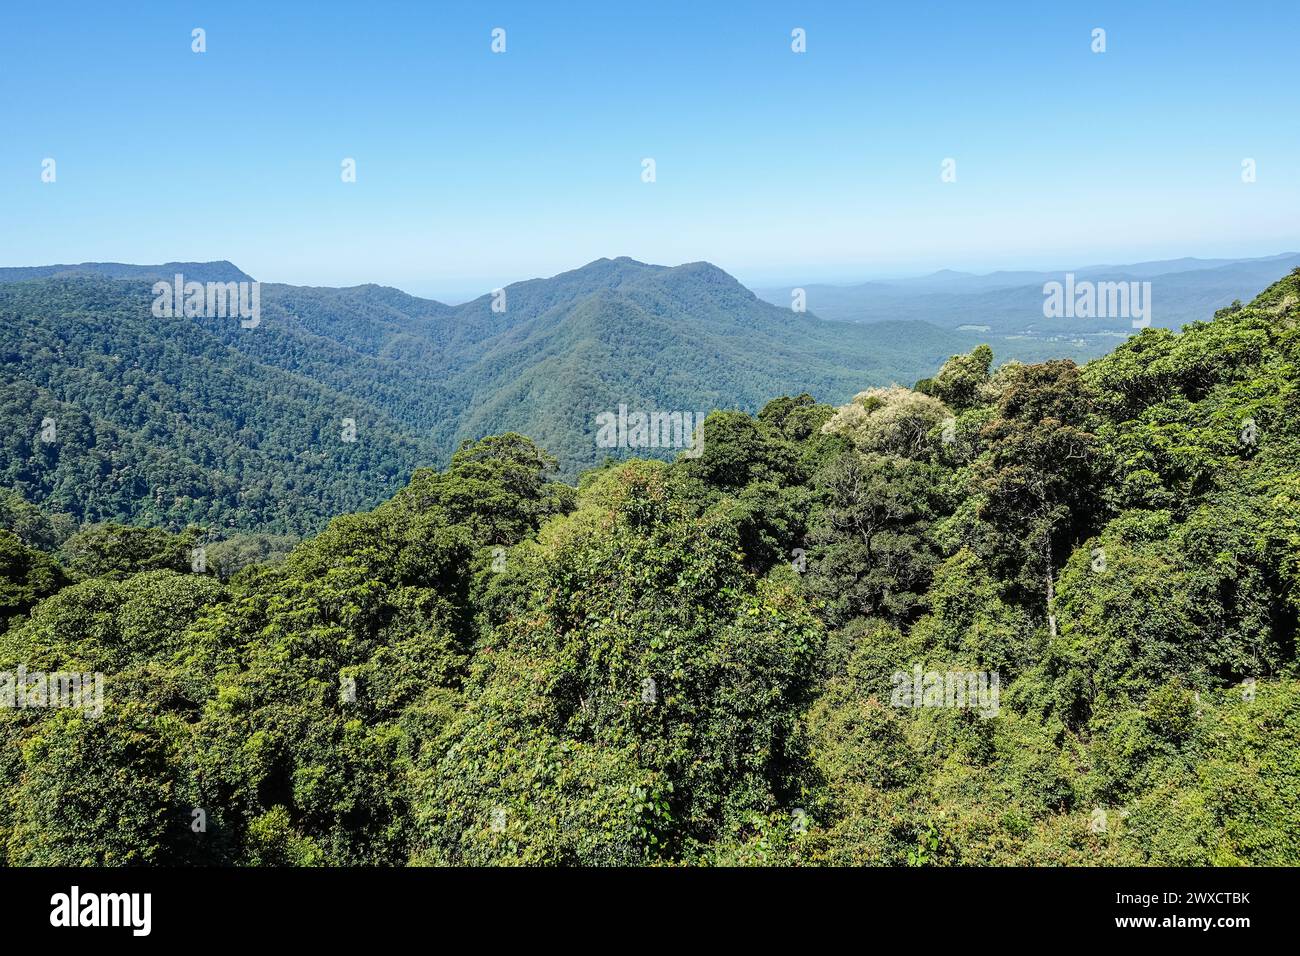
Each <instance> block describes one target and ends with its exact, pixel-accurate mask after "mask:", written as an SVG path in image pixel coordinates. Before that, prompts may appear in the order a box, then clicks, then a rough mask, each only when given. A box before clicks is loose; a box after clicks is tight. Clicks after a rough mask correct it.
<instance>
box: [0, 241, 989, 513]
mask: <svg viewBox="0 0 1300 956" xmlns="http://www.w3.org/2000/svg"><path fill="white" fill-rule="evenodd" d="M173 272H181V273H182V274H183V275H185V276H186V278H187V279H192V280H194V281H202V280H205V279H212V280H214V281H215V280H219V279H226V280H232V281H235V280H240V279H247V277H246V276H244V275H243V273H241V272H239V271H238V270H237V269H235V268H234V267H233V266H231V265H230V264H229V263H211V264H200V263H172V264H169V265H167V266H159V267H144V266H114V265H112V264H99V265H98V266H77V267H72V266H68V267H63V266H57V267H48V268H41V269H29V270H0V355H2V356H3V360H4V365H5V375H4V379H3V383H0V435H3V436H4V437H3V438H2V439H0V485H2V486H5V487H8V488H12V489H16V490H18V491H19V492H20V493H21V494H22V496H23V497H24V498H26V499H27V500H28V501H30V502H33V503H36V504H39V505H41V506H42V507H44V508H45V509H46V510H48V511H50V512H51V513H63V514H68V515H71V516H72V517H73V518H74V519H75V520H76V521H78V522H92V523H93V522H105V521H113V522H124V523H129V524H150V525H155V526H158V527H163V528H167V529H170V530H180V529H182V528H184V527H186V526H187V525H191V524H193V525H199V526H204V527H208V528H215V529H219V530H220V531H222V532H223V533H228V532H231V531H236V530H240V531H248V532H260V533H264V534H270V535H280V536H283V535H295V536H301V535H303V534H306V533H311V532H315V531H318V530H320V529H321V528H322V527H323V526H324V524H325V523H326V522H327V521H328V519H329V518H331V517H333V516H334V515H338V514H342V513H345V512H351V511H358V510H364V509H366V508H369V507H373V506H374V505H375V504H377V503H378V502H380V501H382V500H384V499H385V498H388V497H390V496H391V495H392V493H393V492H394V491H395V490H396V489H397V488H398V487H400V486H401V485H403V484H404V483H405V482H406V481H407V480H408V479H409V478H410V476H411V474H412V473H413V472H414V471H415V469H416V468H418V467H421V466H441V465H445V464H446V462H447V461H448V460H449V458H450V456H451V453H452V452H453V451H454V450H455V448H456V447H457V446H458V444H459V442H460V441H461V440H462V439H465V438H470V439H476V438H480V437H483V436H485V435H490V434H497V433H501V432H507V431H516V432H520V433H523V434H527V435H529V436H531V437H532V438H533V439H534V440H535V441H537V442H538V443H539V444H540V445H542V446H543V447H545V448H547V449H548V450H549V451H550V452H551V453H552V454H554V455H555V456H556V458H557V459H558V461H559V463H560V470H559V474H560V475H561V476H562V477H564V478H575V477H576V475H577V473H578V471H579V470H580V469H581V468H583V467H588V466H592V465H596V464H598V463H599V462H601V461H602V460H603V458H604V456H605V455H606V453H607V452H606V451H605V450H604V449H601V448H598V447H597V444H596V441H595V433H596V430H595V418H596V416H597V415H599V414H601V413H602V412H611V411H614V410H616V409H617V408H618V406H619V404H626V405H627V406H628V407H629V408H632V409H643V410H664V411H674V410H675V411H679V412H680V411H689V412H707V411H709V410H712V409H715V408H736V409H742V410H748V411H755V410H757V409H758V408H759V407H760V406H761V405H762V403H763V402H765V401H766V400H767V399H768V398H770V397H771V396H773V395H779V394H782V393H783V392H790V393H792V394H797V393H799V392H803V391H811V392H814V393H815V394H818V395H821V396H823V397H825V398H829V399H832V400H838V399H842V398H847V397H848V396H849V395H850V394H852V393H853V391H855V390H856V389H858V388H861V387H862V385H863V384H876V385H885V384H887V383H889V382H891V381H912V380H913V379H915V378H917V377H918V376H920V375H921V374H923V373H924V372H925V371H927V370H929V369H931V368H933V367H934V365H935V364H936V363H937V362H939V361H941V360H942V358H943V357H944V356H946V355H948V354H950V353H951V352H952V351H954V350H957V349H961V348H965V347H968V345H969V344H972V343H970V340H969V339H968V337H966V336H963V335H961V334H959V333H956V332H948V331H944V330H940V329H938V328H936V327H934V326H931V325H926V324H925V323H920V322H911V323H906V324H902V323H882V324H880V325H874V326H862V325H857V324H851V323H831V322H823V321H821V320H819V319H817V318H814V317H813V316H811V315H806V314H799V313H795V312H792V311H791V310H790V309H789V308H788V307H787V308H778V307H776V306H773V305H770V304H768V303H766V302H761V301H759V300H758V299H756V298H755V297H754V296H753V294H752V293H750V292H749V291H748V290H747V289H745V288H744V287H743V286H741V285H740V284H739V283H737V282H736V281H735V280H734V279H732V278H731V277H730V276H728V275H727V274H726V273H724V272H722V271H721V270H719V269H717V268H715V267H713V266H710V265H708V264H707V263H692V264H688V265H684V266H679V267H677V268H673V269H669V268H665V267H662V266H651V265H646V264H644V263H639V262H633V261H632V260H630V259H618V260H609V259H602V260H598V261H596V262H593V263H591V264H590V265H588V266H585V267H584V268H582V269H576V270H574V271H572V272H567V273H563V274H561V275H558V276H554V277H552V278H549V279H535V280H530V281H528V282H520V283H515V284H514V285H511V286H509V287H507V288H506V289H505V294H504V298H502V299H499V300H497V299H494V297H492V296H484V297H482V298H480V299H476V300H474V301H472V302H467V303H465V304H463V305H460V306H457V307H454V308H453V307H450V306H446V305H442V304H441V303H438V302H433V301H430V300H426V299H418V298H415V297H413V296H409V295H405V294H404V293H401V292H399V291H397V290H396V289H389V288H382V287H379V286H373V285H367V286H359V287H356V288H350V289H318V288H300V287H294V286H286V285H271V284H266V285H264V286H263V287H262V293H261V306H262V310H261V311H262V314H261V319H260V322H259V324H258V325H257V327H256V328H242V327H241V325H240V323H239V322H237V321H235V320H233V319H229V318H207V317H196V318H183V317H174V318H155V317H154V316H153V315H152V314H151V309H150V306H151V303H152V301H153V297H152V294H151V285H152V281H153V279H154V278H162V279H166V280H169V281H170V280H171V279H172V278H173ZM29 277H30V278H29ZM494 302H499V303H500V306H501V307H502V308H503V309H504V311H496V310H494V308H493V305H494ZM348 422H351V426H349V425H348V424H347V423H348ZM349 428H351V429H352V431H351V432H349V431H348V429H349ZM345 436H346V437H345ZM616 454H622V455H624V456H626V455H627V454H629V453H628V452H627V451H618V452H616Z"/></svg>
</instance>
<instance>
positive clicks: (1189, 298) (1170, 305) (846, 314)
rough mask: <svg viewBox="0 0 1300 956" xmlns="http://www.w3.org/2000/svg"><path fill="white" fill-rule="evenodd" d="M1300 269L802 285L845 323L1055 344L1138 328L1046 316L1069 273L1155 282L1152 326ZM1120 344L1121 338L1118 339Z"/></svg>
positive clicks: (1287, 265) (783, 298) (1291, 258)
mask: <svg viewBox="0 0 1300 956" xmlns="http://www.w3.org/2000/svg"><path fill="white" fill-rule="evenodd" d="M1297 265H1300V253H1297V252H1286V253H1282V254H1280V255H1276V256H1268V257H1265V258H1258V259H1191V258H1184V259H1168V260H1163V261H1154V262H1134V263H1129V264H1127V265H1098V266H1083V267H1080V268H1076V269H1060V270H1056V271H1052V272H1028V271H1022V272H992V273H989V274H987V275H973V274H971V273H968V272H954V271H952V270H943V271H940V272H935V273H933V274H931V275H927V276H920V277H916V278H910V279H895V280H885V281H875V282H864V283H861V284H858V285H825V284H810V285H805V286H803V287H802V288H803V289H804V292H805V294H806V297H807V306H808V309H809V311H811V312H815V313H816V314H817V315H819V316H821V317H822V318H825V319H835V320H840V321H844V322H883V321H899V320H903V321H908V320H915V319H923V320H924V321H926V322H930V323H933V324H935V325H939V326H942V327H944V328H950V329H957V328H961V327H963V326H966V327H987V333H986V334H992V336H993V337H994V338H992V339H991V344H993V345H994V347H995V349H997V342H996V337H999V336H1008V335H1015V336H1031V337H1036V338H1045V339H1049V340H1050V339H1051V338H1053V337H1062V336H1064V337H1067V338H1073V337H1077V336H1078V335H1080V334H1091V335H1096V334H1099V333H1108V332H1109V333H1123V334H1127V333H1129V332H1131V331H1132V328H1131V323H1130V322H1129V321H1125V320H1123V319H1115V318H1109V319H1105V318H1099V319H1077V318H1070V319H1047V318H1044V316H1043V299H1044V294H1043V286H1044V284H1046V283H1048V282H1063V281H1064V278H1065V274H1066V273H1067V272H1070V273H1073V274H1074V276H1075V278H1076V279H1077V280H1088V281H1092V282H1102V281H1107V282H1133V281H1138V282H1150V283H1151V296H1152V310H1151V324H1152V325H1153V326H1159V327H1164V328H1174V329H1176V328H1181V327H1182V326H1183V325H1185V324H1186V323H1188V322H1192V321H1196V320H1198V319H1208V318H1209V317H1210V316H1212V315H1213V314H1214V312H1215V311H1216V310H1217V309H1221V308H1223V307H1224V306H1226V305H1229V304H1231V303H1232V301H1233V300H1234V299H1241V300H1242V301H1245V302H1249V301H1250V299H1251V298H1253V297H1254V295H1255V294H1256V293H1257V292H1258V291H1259V290H1260V289H1262V288H1264V287H1265V286H1267V285H1268V284H1269V283H1271V282H1274V281H1276V279H1277V277H1278V276H1279V275H1283V274H1284V273H1286V272H1287V271H1288V270H1290V269H1292V268H1294V267H1295V266H1297ZM756 292H757V295H758V296H759V297H760V298H762V299H765V300H766V301H768V302H772V303H775V304H777V305H786V306H788V305H789V304H790V301H791V288H790V287H780V288H764V289H758V290H756ZM1111 342H1112V344H1113V339H1112V340H1111Z"/></svg>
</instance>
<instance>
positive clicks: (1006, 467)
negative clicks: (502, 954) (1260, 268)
mask: <svg viewBox="0 0 1300 956" xmlns="http://www.w3.org/2000/svg"><path fill="white" fill-rule="evenodd" d="M33 294H34V293H33ZM992 358H993V356H992V354H991V353H990V352H989V351H988V350H987V349H976V350H974V351H972V352H970V353H969V354H966V355H958V356H955V357H953V358H952V359H950V360H949V361H948V362H947V363H946V364H945V365H944V366H943V367H942V368H941V369H940V370H939V371H938V373H937V374H935V375H934V376H933V377H931V378H929V379H926V380H925V381H923V382H921V383H918V387H917V389H914V390H912V389H904V388H897V387H893V388H879V387H878V388H868V389H867V390H866V391H863V392H860V393H858V394H857V395H856V396H855V397H854V398H853V399H852V400H851V401H849V402H847V403H846V404H845V405H843V406H842V407H838V408H837V407H835V406H832V405H823V404H818V403H817V402H816V401H815V400H814V399H812V398H811V397H810V396H809V395H807V394H799V395H798V396H797V397H784V398H779V399H776V400H774V401H772V402H769V403H768V404H767V405H766V406H765V407H763V408H762V410H761V411H760V412H759V413H758V414H757V415H754V416H751V415H748V414H745V413H744V412H740V411H719V412H715V413H713V414H712V415H710V417H709V419H708V421H707V423H706V425H705V430H706V442H705V446H704V453H703V455H702V456H700V457H699V458H696V459H691V458H688V457H681V458H679V459H678V460H676V461H674V462H671V463H669V462H664V461H653V460H634V461H625V462H610V463H607V464H606V465H604V466H602V467H599V468H596V469H593V470H589V471H587V472H586V473H584V474H583V475H582V476H581V479H580V481H579V482H578V485H577V487H576V489H575V488H573V487H570V486H568V485H565V484H563V483H560V482H558V481H556V480H555V476H556V471H557V469H556V462H555V459H553V458H551V457H550V456H549V455H547V454H546V453H545V452H543V451H542V450H541V449H540V448H539V446H538V445H536V444H534V442H533V441H531V440H529V439H528V438H524V437H522V436H520V435H518V434H514V433H508V434H504V435H500V436H496V437H491V438H486V439H482V440H479V441H473V442H469V441H467V442H465V443H463V444H462V445H461V446H460V448H459V450H458V451H457V452H456V453H455V454H454V455H453V456H452V457H451V459H450V461H449V462H448V464H447V467H446V468H445V469H444V470H442V471H437V470H434V469H431V468H422V469H419V470H416V471H415V472H414V474H413V475H412V477H411V478H410V481H409V482H408V483H407V484H406V485H405V487H403V488H402V489H400V490H398V491H396V493H395V494H393V495H392V496H391V497H390V498H389V499H388V500H387V501H385V502H383V503H382V504H380V505H379V506H377V507H375V508H374V509H373V510H371V511H368V512H364V513H357V514H347V515H344V516H342V517H338V518H336V519H334V520H333V521H332V522H331V523H330V525H329V526H328V528H326V529H325V530H324V531H323V532H321V533H320V534H317V535H316V536H314V537H312V538H309V539H308V540H305V541H303V542H302V543H301V544H299V545H297V546H296V547H294V548H293V549H292V551H290V552H289V553H288V554H287V555H285V556H283V557H282V558H280V559H279V560H274V561H270V560H264V559H265V558H269V557H272V556H274V555H277V554H279V553H280V552H282V551H283V550H284V549H285V548H284V544H285V543H284V542H279V541H274V540H269V539H256V540H247V541H244V542H242V543H240V544H239V545H238V546H231V548H230V552H231V554H230V557H229V560H228V563H227V565H226V568H225V571H223V572H220V573H218V572H217V571H216V569H215V568H213V567H208V568H207V570H206V573H196V572H195V571H194V569H193V566H192V563H191V561H190V559H189V557H188V556H189V555H191V554H192V552H193V549H194V548H195V547H196V546H197V543H199V542H201V541H202V540H205V532H203V531H201V530H200V529H199V528H192V529H187V530H186V531H184V532H182V533H180V534H171V533H168V532H163V531H159V530H151V529H139V528H136V529H132V528H123V527H119V526H115V525H106V526H102V525H101V526H94V527H89V528H86V529H83V530H81V531H79V532H77V533H76V534H74V535H68V534H67V530H68V529H67V527H66V521H64V519H61V518H58V517H57V516H55V517H51V518H49V519H46V518H44V517H43V516H42V514H41V513H40V512H39V511H34V510H33V509H31V508H30V506H27V505H25V504H23V503H22V502H21V501H20V500H18V499H6V501H7V503H6V504H4V506H3V508H2V509H0V517H3V519H4V520H3V524H4V528H5V529H6V530H3V531H0V569H3V571H4V574H5V579H4V590H3V591H2V592H0V613H2V614H4V615H6V616H7V617H8V624H7V627H6V628H5V630H4V631H3V633H0V671H3V670H9V671H12V670H14V669H15V668H17V667H18V666H19V665H22V666H25V667H26V668H27V669H28V670H29V671H38V670H39V671H45V672H54V671H60V670H63V671H73V670H75V671H79V672H92V671H99V672H102V673H103V674H104V675H105V679H106V690H105V702H104V710H103V714H102V715H100V716H94V715H92V714H89V713H85V712H83V711H80V710H77V709H72V708H62V709H54V708H28V709H12V710H11V709H5V710H3V711H0V760H2V761H3V767H2V768H0V769H3V771H4V773H3V777H2V778H0V779H3V781H4V783H3V785H0V786H2V788H3V789H2V792H0V847H2V848H3V853H4V857H5V859H6V860H7V861H8V862H9V863H11V864H45V865H57V864H84V863H107V864H119V863H235V864H251V865H313V864H339V865H352V864H405V863H413V864H521V863H538V864H595V865H603V864H632V863H635V864H703V865H733V864H795V865H815V864H887V865H912V866H930V865H953V864H965V865H979V864H1013V865H1025V864H1172V865H1187V864H1259V865H1277V864H1296V863H1297V862H1300V798H1298V796H1297V795H1298V794H1300V747H1297V744H1300V673H1297V659H1296V644H1295V642H1296V624H1297V614H1298V613H1300V464H1298V463H1300V387H1298V383H1300V375H1298V374H1297V371H1298V364H1300V275H1292V276H1289V277H1287V278H1286V279H1284V280H1283V281H1281V282H1279V283H1277V284H1276V285H1274V286H1273V287H1272V288H1270V289H1269V290H1267V291H1266V292H1265V293H1263V294H1262V295H1261V296H1259V297H1258V298H1257V299H1256V300H1255V301H1254V302H1252V303H1251V304H1250V305H1249V306H1245V307H1240V308H1232V309H1227V310H1223V311H1221V313H1220V314H1218V315H1217V316H1216V317H1215V319H1214V321H1212V322H1205V323H1198V324H1195V325H1193V326H1190V327H1188V328H1187V329H1186V330H1185V331H1183V332H1182V333H1181V334H1176V333H1173V332H1170V331H1167V330H1157V329H1149V330H1146V331H1144V332H1143V333H1142V334H1141V335H1139V336H1137V337H1135V338H1134V339H1133V340H1131V341H1129V342H1128V343H1126V344H1125V345H1122V346H1121V347H1120V348H1119V349H1117V350H1116V351H1115V352H1114V353H1113V354H1111V355H1108V356H1106V357H1104V358H1102V359H1099V360H1096V361H1094V362H1092V363H1089V364H1088V365H1087V366H1084V367H1082V368H1080V367H1077V366H1075V365H1074V364H1073V363H1071V362H1066V361H1051V362H1046V363H1042V364H1037V365H1021V364H1016V363H1011V364H1008V365H1004V366H1003V367H1001V368H999V369H996V370H995V369H994V367H993V363H992ZM863 384H866V383H863ZM22 490H26V488H23V489H22ZM60 529H61V530H60ZM213 547H214V548H215V547H216V545H215V544H214V545H213ZM914 668H919V669H920V670H924V671H932V670H937V671H963V672H982V673H988V672H992V673H994V674H996V675H997V677H998V679H999V682H1000V683H999V686H1000V691H1001V694H1000V702H999V706H998V707H997V708H996V713H983V712H978V711H976V710H974V709H970V708H963V707H955V706H928V705H927V706H921V707H910V706H908V707H903V706H898V702H897V701H896V700H895V699H894V695H893V690H894V689H895V688H894V684H895V680H894V676H893V675H894V674H895V673H896V672H899V671H902V672H905V673H907V674H910V673H911V672H912V671H913V670H914Z"/></svg>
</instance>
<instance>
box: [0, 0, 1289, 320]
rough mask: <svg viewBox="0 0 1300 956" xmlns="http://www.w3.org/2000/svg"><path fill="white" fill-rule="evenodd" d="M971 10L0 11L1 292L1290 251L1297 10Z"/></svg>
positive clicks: (412, 285) (450, 290)
mask: <svg viewBox="0 0 1300 956" xmlns="http://www.w3.org/2000/svg"><path fill="white" fill-rule="evenodd" d="M985 7H986V5H985V4H977V3H970V2H960V3H958V2H951V3H930V4H927V3H913V2H908V3H898V4H893V3H891V4H884V3H865V2H855V3H842V4H830V3H794V2H790V3H744V4H742V3H736V4H723V3H720V2H711V0H691V2H683V3H678V2H668V0H653V2H641V3H631V2H615V0H605V2H602V3H564V2H559V0H557V2H547V3H542V2H537V0H534V2H528V3H472V2H464V3H437V2H421V3H386V2H381V0H374V2H368V3H342V4H334V3H330V2H323V0H318V2H310V3H306V2H304V3H298V4H290V3H267V2H263V3H230V2H221V3H137V2H130V3H105V2H102V0H101V2H94V3H75V4H68V3H58V2H46V3H39V4H37V3H18V2H13V0H6V2H5V3H4V4H3V7H0V11H2V12H0V129H2V130H3V136H0V265H34V264H40V263H49V262H79V261H84V260H105V259H111V260H119V261H130V262H156V261H164V260H170V259H182V260H189V259H230V260H232V261H234V262H235V263H236V264H238V265H239V266H241V267H242V268H244V269H245V270H247V271H248V272H250V273H251V274H253V275H254V276H256V277H257V278H259V279H263V280H267V281H288V282H296V283H317V284H328V285H345V284H353V283H358V282H365V281H377V282H384V283H389V284H394V285H399V286H401V287H404V288H408V289H413V290H414V291H417V292H425V293H430V294H432V293H435V292H437V293H442V294H444V295H448V296H451V295H454V293H456V292H463V293H465V294H469V293H473V292H478V291H482V290H483V289H485V288H490V287H491V286H492V285H495V284H499V283H502V282H506V281H512V280H515V279H520V278H526V277H530V276H535V275H549V274H552V273H554V272H557V271H561V270H564V269H567V268H573V267H575V266H577V265H580V264H582V263H584V262H587V261H589V260H591V259H594V258H598V257H600V256H618V255H630V256H633V257H635V258H638V259H643V260H648V261H653V262H663V263H669V264H675V263H678V262H684V261H691V260H696V259H707V260H709V261H712V262H715V263H717V264H718V265H720V266H722V267H723V268H725V269H727V270H728V271H730V272H732V273H734V274H736V275H737V276H739V277H740V278H742V279H743V280H746V281H749V282H750V283H751V284H763V283H765V282H772V283H774V284H775V283H779V282H785V281H791V280H808V281H811V280H815V279H830V280H839V279H852V278H865V277H869V276H873V275H882V274H897V273H908V272H912V273H914V272H920V271H925V270H928V269H933V268H940V267H953V268H969V269H977V270H986V269H993V268H1006V267H1016V266H1042V267H1048V266H1067V265H1079V264H1086V263H1090V262H1098V261H1125V260H1134V259H1144V258H1166V257H1173V256H1180V255H1204V256H1218V255H1228V256H1237V255H1241V256H1247V255H1267V254H1271V253H1275V252H1282V251H1290V250H1294V249H1297V248H1300V122H1297V116H1298V115H1300V114H1298V112H1297V108H1296V107H1297V94H1298V92H1300V87H1298V86H1297V67H1296V54H1295V38H1296V36H1297V35H1300V3H1296V2H1295V0H1290V2H1285V3H1284V2H1256V3H1249V4H1243V3H1228V2H1224V3H1197V2H1178V3H1156V2H1152V3H1141V4H1135V3H1131V2H1126V3H1057V2H1043V0H1039V2H1033V3H1003V4H997V5H996V7H997V9H995V10H989V9H985ZM194 27H203V28H204V29H206V31H207V44H208V52H207V53H204V54H201V55H200V54H195V53H192V52H191V49H190V44H191V39H190V31H191V29H192V28H194ZM494 27H503V28H505V30H506V31H507V34H506V36H507V51H506V53H505V54H501V55H494V54H493V53H492V52H491V50H490V42H491V36H490V33H491V30H492V29H493V28H494ZM794 27H803V28H804V29H806V30H807V37H808V40H807V43H808V51H807V53H805V54H802V55H799V54H795V53H792V52H791V50H790V31H791V30H792V29H793V28H794ZM1094 27H1103V28H1105V29H1106V31H1107V48H1108V49H1107V52H1106V53H1104V54H1094V53H1093V52H1091V50H1090V42H1091V38H1090V34H1091V31H1092V29H1093V28H1094ZM45 157H53V158H54V159H55V160H56V162H57V164H58V165H57V176H58V179H57V182H56V183H54V184H44V183H42V182H41V180H40V173H41V161H42V159H44V158H45ZM344 157H354V158H355V159H356V161H357V178H358V181H357V182H356V183H355V184H345V183H343V182H341V181H340V175H339V173H340V163H341V161H342V160H343V158H344ZM644 157H653V158H654V159H655V161H656V163H657V175H658V181H657V182H655V183H654V184H646V183H643V182H642V181H641V160H642V159H643V158H644ZM946 157H952V158H954V159H955V160H956V161H957V181H956V182H955V183H942V182H940V175H939V174H940V163H941V161H942V160H943V159H944V158H946ZM1246 157H1250V158H1253V159H1255V160H1256V162H1257V169H1258V181H1257V182H1255V183H1254V184H1250V185H1246V184H1243V183H1242V181H1241V161H1242V159H1243V158H1246Z"/></svg>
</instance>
